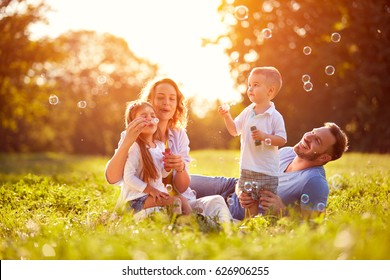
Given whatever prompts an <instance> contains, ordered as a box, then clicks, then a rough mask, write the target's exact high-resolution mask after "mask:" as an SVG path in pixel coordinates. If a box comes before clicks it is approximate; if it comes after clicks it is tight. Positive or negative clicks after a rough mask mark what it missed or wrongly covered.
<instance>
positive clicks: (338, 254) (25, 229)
mask: <svg viewBox="0 0 390 280" xmlns="http://www.w3.org/2000/svg"><path fill="white" fill-rule="evenodd" d="M191 156H192V158H193V161H192V163H191V173H199V174H205V175H224V176H238V157H239V151H231V150H229V151H225V150H202V151H192V152H191ZM107 160H108V158H105V157H97V156H74V155H62V154H50V153H46V154H15V155H10V154H2V155H0V185H1V187H0V259H2V260H10V259H13V260H21V259H22V260H23V259H27V260H51V259H55V260H81V259H82V260H124V259H129V260H131V259H137V260H142V259H148V260H233V259H242V260H248V259H271V260H281V259H283V260H310V259H313V260H336V259H340V260H344V259H347V260H380V259H382V260H383V259H386V260H388V259H390V226H389V221H390V214H389V207H390V204H389V202H390V155H379V154H360V153H347V154H345V155H344V156H343V158H341V159H340V160H338V161H336V162H331V163H328V164H327V165H326V171H327V177H328V181H329V185H330V197H329V204H328V207H327V211H326V216H324V217H319V218H317V219H315V220H307V221H303V220H301V219H298V218H297V217H283V218H276V217H256V218H254V219H252V220H250V221H246V222H245V224H244V223H243V222H239V223H235V224H232V225H222V226H221V225H219V224H216V223H215V222H214V221H213V220H204V219H199V217H198V216H196V215H192V216H190V217H184V218H183V217H179V218H175V217H172V215H170V214H169V213H157V214H155V215H153V216H152V217H150V218H148V219H145V220H142V221H138V222H136V221H135V220H134V219H133V217H132V215H131V214H125V215H122V214H120V213H119V214H118V213H116V212H114V207H115V203H116V201H117V197H118V195H119V192H120V189H119V187H116V186H112V185H109V184H108V183H107V182H106V181H105V178H104V174H103V173H104V167H105V164H106V162H107ZM243 225H245V226H244V227H243Z"/></svg>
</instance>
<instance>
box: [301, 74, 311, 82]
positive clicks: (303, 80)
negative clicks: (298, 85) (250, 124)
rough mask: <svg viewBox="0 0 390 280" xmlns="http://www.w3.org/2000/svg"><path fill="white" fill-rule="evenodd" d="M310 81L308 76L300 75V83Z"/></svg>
mask: <svg viewBox="0 0 390 280" xmlns="http://www.w3.org/2000/svg"><path fill="white" fill-rule="evenodd" d="M309 81H310V76H309V75H308V74H304V75H302V82H304V83H307V82H309Z"/></svg>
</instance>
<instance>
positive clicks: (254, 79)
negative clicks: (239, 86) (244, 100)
mask: <svg viewBox="0 0 390 280" xmlns="http://www.w3.org/2000/svg"><path fill="white" fill-rule="evenodd" d="M247 94H248V97H249V100H250V101H251V102H253V103H256V104H261V103H264V102H268V101H270V100H271V99H272V88H271V87H270V86H269V85H268V84H267V83H266V79H265V76H264V75H262V74H251V75H249V78H248V90H247Z"/></svg>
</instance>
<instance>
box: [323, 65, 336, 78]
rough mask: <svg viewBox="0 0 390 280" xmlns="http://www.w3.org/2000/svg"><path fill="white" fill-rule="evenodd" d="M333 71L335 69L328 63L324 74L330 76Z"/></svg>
mask: <svg viewBox="0 0 390 280" xmlns="http://www.w3.org/2000/svg"><path fill="white" fill-rule="evenodd" d="M335 71H336V69H334V67H333V66H332V65H328V66H326V67H325V73H326V75H329V76H332V75H333V74H334V72H335Z"/></svg>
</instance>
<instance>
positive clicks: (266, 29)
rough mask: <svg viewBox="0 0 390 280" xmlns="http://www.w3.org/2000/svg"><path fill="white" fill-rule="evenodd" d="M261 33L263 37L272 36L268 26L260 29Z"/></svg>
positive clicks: (268, 37)
mask: <svg viewBox="0 0 390 280" xmlns="http://www.w3.org/2000/svg"><path fill="white" fill-rule="evenodd" d="M261 33H263V36H264V38H265V39H270V38H272V30H271V29H269V28H264V29H263V30H261Z"/></svg>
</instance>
